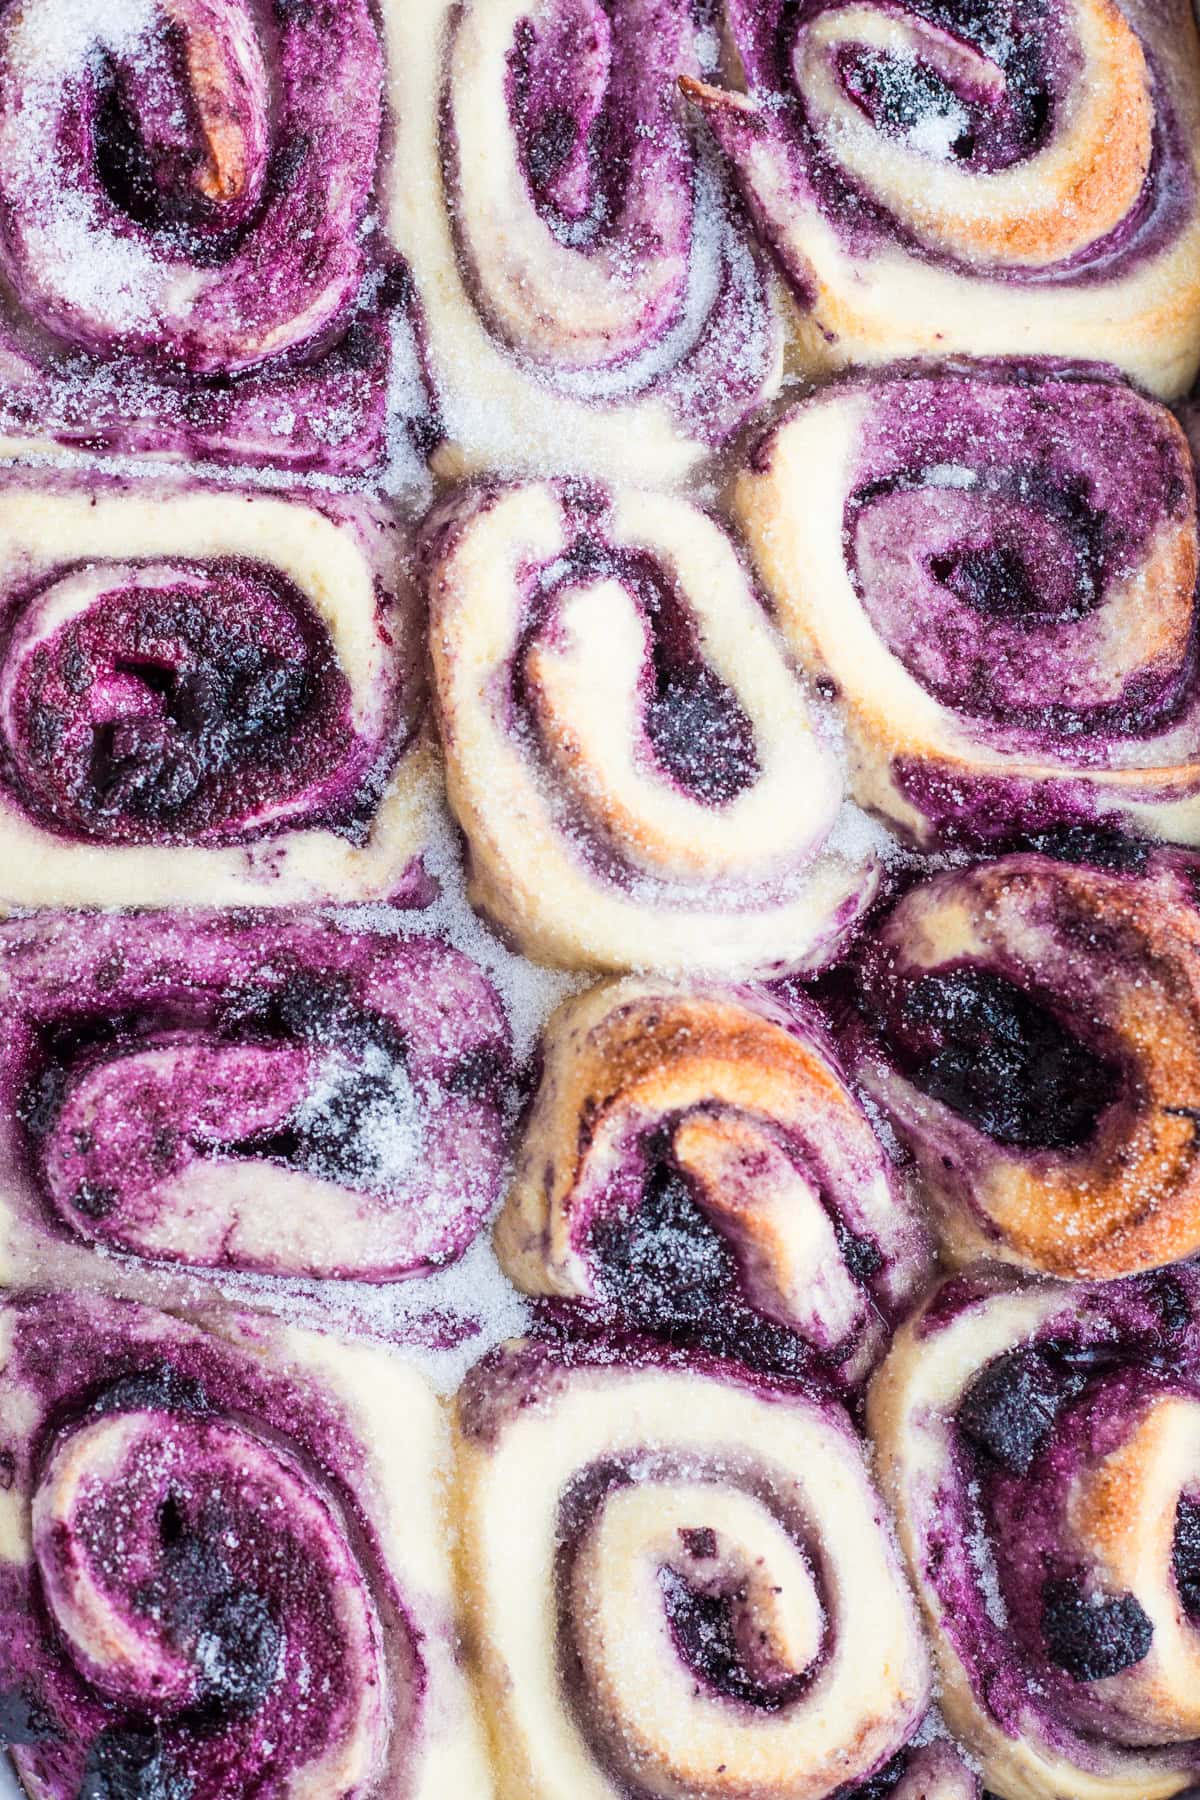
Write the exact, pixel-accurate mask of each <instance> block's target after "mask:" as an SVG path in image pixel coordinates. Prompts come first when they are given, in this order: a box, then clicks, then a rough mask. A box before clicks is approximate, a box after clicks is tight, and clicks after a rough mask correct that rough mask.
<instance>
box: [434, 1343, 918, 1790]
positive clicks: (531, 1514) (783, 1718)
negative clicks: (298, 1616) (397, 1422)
mask: <svg viewBox="0 0 1200 1800" xmlns="http://www.w3.org/2000/svg"><path fill="white" fill-rule="evenodd" d="M456 1464H457V1468H456V1475H455V1483H454V1493H455V1507H456V1512H457V1515H458V1523H459V1527H460V1533H459V1538H460V1543H461V1555H462V1571H461V1572H462V1580H463V1584H464V1590H463V1593H464V1605H465V1609H466V1626H467V1632H468V1641H469V1643H470V1645H471V1647H472V1651H473V1656H474V1660H475V1662H476V1664H477V1673H478V1676H479V1680H480V1682H481V1686H482V1693H483V1698H484V1704H485V1708H486V1711H487V1713H488V1715H489V1723H490V1725H491V1728H492V1747H493V1755H494V1758H495V1761H496V1765H497V1770H498V1776H499V1783H498V1786H499V1794H500V1796H501V1800H567V1797H568V1796H570V1800H618V1797H619V1800H630V1797H632V1800H649V1797H650V1796H655V1797H656V1800H726V1797H728V1800H743V1797H744V1796H748V1795H751V1794H752V1795H754V1797H755V1800H824V1797H825V1796H832V1795H833V1794H835V1793H836V1794H837V1795H839V1796H841V1795H844V1794H848V1793H850V1792H853V1791H854V1789H855V1786H856V1784H857V1783H859V1782H861V1781H862V1780H863V1779H864V1778H866V1777H868V1776H871V1775H873V1774H875V1773H876V1772H877V1771H879V1770H881V1769H883V1768H884V1767H885V1766H886V1765H887V1764H888V1763H889V1761H890V1760H891V1758H892V1757H893V1756H895V1754H896V1753H897V1752H898V1751H900V1750H901V1749H902V1748H903V1746H904V1745H905V1744H906V1742H907V1741H908V1739H909V1738H910V1737H911V1736H912V1734H913V1732H914V1730H915V1728H916V1727H917V1725H918V1724H919V1723H920V1721H921V1718H922V1714H923V1713H924V1710H925V1705H926V1701H927V1697H928V1692H929V1671H928V1667H927V1660H926V1652H925V1646H924V1643H923V1641H922V1638H921V1633H920V1629H919V1626H918V1624H917V1620H916V1614H915V1609H914V1607H913V1604H912V1600H911V1597H910V1595H909V1593H908V1590H907V1588H906V1586H905V1584H904V1579H903V1577H902V1575H901V1574H900V1571H899V1568H898V1566H897V1559H896V1554H895V1550H894V1548H893V1545H892V1542H891V1538H890V1535H889V1531H888V1528H887V1526H886V1524H885V1523H884V1515H883V1510H882V1507H881V1504H880V1501H879V1498H878V1496H877V1495H876V1493H875V1490H874V1487H873V1486H872V1482H871V1478H870V1476H869V1475H868V1473H867V1469H866V1466H865V1463H864V1460H863V1455H862V1451H861V1448H860V1445H859V1443H858V1441H857V1440H856V1438H855V1436H854V1434H853V1433H852V1431H851V1429H850V1427H849V1423H848V1421H847V1419H846V1417H845V1414H844V1413H843V1412H842V1411H841V1409H840V1408H839V1407H838V1406H836V1405H835V1404H834V1403H833V1402H832V1401H830V1400H818V1399H816V1398H813V1397H810V1396H809V1395H808V1394H806V1393H805V1392H804V1391H803V1390H801V1389H798V1388H796V1387H794V1386H793V1387H787V1388H785V1387H775V1386H772V1385H770V1384H768V1383H766V1382H765V1381H763V1380H753V1379H751V1378H750V1377H748V1376H747V1375H745V1374H744V1373H741V1374H739V1373H737V1372H736V1369H735V1368H734V1367H733V1366H732V1365H730V1366H726V1367H722V1365H720V1364H688V1363H687V1362H669V1363H662V1362H656V1361H654V1360H651V1359H646V1358H640V1359H639V1358H634V1359H633V1360H632V1361H615V1360H612V1358H611V1357H610V1358H607V1359H606V1358H604V1357H603V1355H599V1356H597V1357H596V1358H595V1359H593V1360H589V1359H588V1357H587V1355H586V1354H585V1353H583V1352H582V1351H580V1350H579V1349H576V1350H574V1351H572V1350H571V1349H569V1348H564V1349H561V1350H558V1351H555V1350H552V1349H551V1348H549V1347H548V1346H545V1345H539V1344H536V1343H531V1342H526V1343H517V1344H512V1345H509V1346H507V1347H505V1348H503V1349H501V1350H500V1351H497V1352H495V1353H493V1355H492V1356H491V1357H490V1358H488V1359H486V1360H485V1361H484V1362H483V1363H481V1364H480V1365H479V1366H478V1367H477V1368H476V1369H475V1370H474V1371H473V1373H472V1374H471V1375H470V1376H468V1378H467V1381H466V1383H465V1385H464V1387H463V1389H462V1390H461V1392H460V1394H459V1397H458V1403H457V1427H456ZM902 1791H903V1790H902ZM951 1791H952V1790H951Z"/></svg>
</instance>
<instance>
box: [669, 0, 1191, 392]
mask: <svg viewBox="0 0 1200 1800" xmlns="http://www.w3.org/2000/svg"><path fill="white" fill-rule="evenodd" d="M724 13H725V19H726V23H727V28H728V32H729V36H730V39H731V44H732V46H733V47H734V48H735V50H736V57H735V58H731V61H735V62H736V68H731V74H733V75H735V76H736V77H737V78H738V80H739V84H740V85H743V86H744V89H745V91H744V92H731V91H728V90H725V89H720V88H714V87H712V86H704V85H698V84H695V83H693V82H691V81H685V85H686V86H687V87H688V89H689V91H690V93H691V95H692V97H693V98H694V99H695V100H697V101H698V102H699V104H700V105H701V107H702V108H703V110H704V112H705V114H706V116H707V118H708V119H709V122H710V124H711V125H712V127H713V129H714V130H715V132H716V134H717V137H718V138H719V140H720V141H721V143H722V145H723V147H724V149H725V150H726V152H727V153H728V154H729V156H730V157H731V158H732V160H733V162H734V164H735V166H736V168H737V170H738V173H739V176H740V178H741V181H742V185H743V187H744V189H745V192H746V196H747V199H748V201H749V203H750V206H751V208H752V210H753V213H754V215H755V218H756V220H757V222H758V225H759V227H760V230H761V231H762V233H763V235H764V237H765V238H766V240H767V241H768V242H769V243H770V244H771V245H772V247H773V249H774V250H775V252H776V254H777V256H778V258H779V260H780V262H781V264H782V266H783V268H784V271H785V273H786V274H787V276H788V278H789V280H790V283H791V285H792V287H793V289H794V290H795V293H796V297H797V300H798V302H799V305H800V308H801V319H800V326H801V331H802V336H803V340H804V342H805V345H806V348H807V349H808V350H809V352H810V353H811V354H812V355H813V356H814V357H816V358H817V359H818V360H819V361H824V362H833V363H835V364H843V363H855V362H857V363H861V362H878V361H881V360H887V359H888V358H890V357H893V356H898V355H899V356H903V355H908V354H929V353H933V354H938V355H941V354H944V353H945V352H946V351H964V352H967V353H969V354H971V355H977V356H996V355H1009V354H1013V353H1017V354H1024V355H1047V356H1059V357H1084V358H1096V359H1098V360H1101V361H1108V362H1114V363H1117V364H1118V365H1119V366H1120V367H1121V368H1123V369H1125V370H1127V371H1128V372H1129V373H1130V374H1132V375H1133V376H1135V377H1136V378H1137V379H1138V380H1139V381H1140V382H1142V383H1143V384H1144V385H1145V386H1147V387H1149V388H1150V389H1151V390H1152V391H1154V392H1156V393H1160V394H1162V395H1164V396H1166V397H1170V396H1173V395H1176V394H1180V393H1182V392H1183V391H1185V389H1186V388H1187V387H1188V386H1189V384H1190V382H1191V379H1192V376H1193V375H1194V373H1195V371H1196V366H1197V363H1198V362H1200V46H1198V43H1197V35H1196V25H1195V21H1194V18H1193V13H1192V8H1191V6H1190V4H1189V0H1049V3H1048V4H1046V5H1039V6H1036V7H1033V6H1023V5H1013V4H1009V3H1007V0H985V3H984V4H983V5H979V6H971V7H961V6H955V5H947V4H944V3H943V0H903V3H902V4H899V5H890V4H886V3H884V0H851V3H849V4H844V3H841V0H805V3H804V4H803V5H800V6H793V5H790V4H788V3H787V0H724Z"/></svg>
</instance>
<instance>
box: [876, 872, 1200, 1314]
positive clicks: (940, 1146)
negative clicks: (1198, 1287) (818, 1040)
mask: <svg viewBox="0 0 1200 1800" xmlns="http://www.w3.org/2000/svg"><path fill="white" fill-rule="evenodd" d="M1195 890H1196V876H1195V872H1194V870H1193V871H1190V872H1189V871H1187V870H1183V869H1179V868H1176V867H1173V866H1170V865H1168V866H1166V867H1161V866H1157V865H1155V864H1153V863H1152V864H1151V866H1150V867H1149V868H1147V869H1144V870H1143V871H1142V872H1140V873H1138V872H1134V871H1131V870H1121V869H1113V868H1107V869H1106V868H1099V867H1094V866H1088V865H1085V864H1079V865H1071V864H1068V863H1065V862H1060V861H1053V860H1051V859H1050V858H1049V857H1045V856H1040V855H1021V856H1013V857H1008V858H1004V859H1002V860H1001V861H999V862H996V863H990V864H982V865H980V866H977V867H975V868H971V869H961V870H953V871H951V872H949V873H946V874H943V875H938V876H935V877H934V878H933V879H932V880H931V881H928V882H926V883H924V884H923V885H921V886H919V887H916V888H913V889H912V890H910V892H909V893H907V894H906V895H905V897H904V898H903V899H902V900H901V901H900V902H899V904H898V905H897V906H896V907H895V908H894V910H893V911H892V913H891V914H890V916H889V917H888V918H887V920H886V921H885V922H884V923H883V925H882V926H881V927H880V929H879V931H878V932H877V934H876V935H875V937H874V939H873V941H872V943H871V945H870V946H869V948H868V950H867V951H866V953H865V955H864V958H863V965H862V972H861V979H862V990H863V1007H864V1012H865V1015H866V1019H867V1031H868V1033H869V1035H868V1038H867V1043H866V1047H865V1049H864V1053H863V1057H862V1061H861V1063H860V1065H859V1068H858V1071H857V1072H858V1075H859V1078H860V1079H861V1080H862V1081H863V1082H864V1084H865V1085H866V1086H867V1088H868V1089H869V1090H870V1091H871V1092H872V1093H873V1094H874V1095H875V1097H876V1098H877V1099H878V1100H879V1101H880V1102H881V1103H882V1104H883V1105H884V1107H886V1109H887V1110H888V1112H889V1113H890V1115H891V1118H892V1120H893V1122H894V1124H895V1125H896V1127H897V1129H898V1131H899V1132H900V1134H901V1136H902V1138H903V1139H904V1141H905V1142H906V1144H907V1145H908V1147H909V1148H910V1149H911V1151H912V1154H913V1156H914V1158H915V1160H916V1163H917V1167H918V1169H919V1171H920V1174H921V1177H922V1179H923V1183H924V1186H925V1188H926V1190H927V1192H928V1194H929V1195H930V1197H931V1199H932V1200H933V1202H934V1205H935V1210H936V1212H937V1214H938V1215H939V1221H940V1226H941V1230H942V1233H943V1237H944V1241H945V1244H946V1247H947V1249H948V1250H949V1251H950V1253H951V1255H952V1256H953V1257H954V1259H955V1260H956V1261H958V1262H967V1261H969V1260H970V1259H971V1258H973V1257H976V1256H988V1257H999V1258H1000V1259H1002V1260H1004V1261H1007V1262H1015V1263H1018V1264H1020V1265H1022V1266H1023V1267H1025V1268H1028V1269H1035V1270H1042V1271H1045V1272H1046V1273H1049V1274H1053V1275H1059V1276H1065V1277H1069V1278H1072V1279H1083V1278H1087V1277H1108V1276H1116V1275H1126V1274H1130V1273H1132V1272H1133V1271H1135V1270H1140V1269H1149V1268H1153V1267H1155V1266H1156V1265H1159V1264H1163V1263H1168V1262H1173V1261H1175V1260H1176V1259H1178V1258H1181V1257H1188V1256H1193V1255H1195V1254H1196V1253H1197V1252H1198V1251H1200V911H1198V910H1197V905H1196V892H1195Z"/></svg>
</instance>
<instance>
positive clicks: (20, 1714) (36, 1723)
mask: <svg viewBox="0 0 1200 1800" xmlns="http://www.w3.org/2000/svg"><path fill="white" fill-rule="evenodd" d="M54 1735H55V1731H54V1724H53V1721H52V1720H51V1718H50V1715H49V1713H48V1712H47V1711H46V1709H45V1707H43V1706H41V1705H40V1704H39V1703H38V1702H37V1701H36V1700H33V1699H31V1698H30V1696H29V1695H28V1694H26V1693H23V1692H22V1691H21V1690H20V1689H19V1688H11V1689H9V1690H8V1692H6V1693H0V1745H17V1744H44V1743H46V1742H47V1741H48V1740H49V1739H50V1738H52V1737H54Z"/></svg>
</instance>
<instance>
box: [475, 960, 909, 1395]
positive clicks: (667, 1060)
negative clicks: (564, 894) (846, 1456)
mask: <svg viewBox="0 0 1200 1800" xmlns="http://www.w3.org/2000/svg"><path fill="white" fill-rule="evenodd" d="M496 1241H497V1249H498V1252H499V1255H500V1260H501V1262H502V1264H503V1266H504V1268H505V1269H506V1271H507V1272H508V1274H509V1275H510V1276H511V1277H512V1278H513V1280H515V1281H516V1283H517V1285H518V1286H519V1287H522V1288H524V1289H525V1290H526V1291H527V1292H530V1293H533V1294H537V1295H544V1296H547V1297H549V1298H551V1299H555V1300H557V1301H559V1302H560V1303H561V1305H560V1309H559V1310H560V1312H561V1316H562V1319H563V1322H564V1323H570V1324H578V1322H579V1319H580V1317H581V1316H582V1318H583V1319H584V1320H586V1321H587V1322H588V1323H591V1324H594V1323H595V1322H596V1321H597V1320H605V1319H607V1320H609V1321H612V1320H614V1319H615V1320H617V1321H620V1322H621V1324H622V1325H623V1326H624V1327H626V1328H632V1329H634V1330H637V1331H647V1332H651V1333H654V1334H656V1335H659V1336H662V1337H664V1338H665V1339H666V1340H667V1341H668V1342H671V1343H675V1344H689V1343H691V1344H696V1343H699V1344H702V1345H706V1346H708V1347H709V1348H710V1349H716V1350H719V1351H724V1352H726V1353H727V1354H729V1355H732V1356H737V1357H740V1358H741V1359H742V1360H744V1361H746V1362H748V1363H750V1364H752V1365H758V1366H760V1367H767V1368H775V1369H778V1370H780V1371H781V1372H786V1373H789V1374H796V1373H798V1372H801V1371H804V1370H806V1369H810V1368H812V1367H813V1366H814V1365H816V1366H818V1367H820V1368H821V1369H823V1370H824V1371H825V1372H826V1373H827V1374H832V1376H833V1378H834V1379H835V1380H836V1381H837V1382H839V1383H845V1384H850V1385H852V1384H854V1383H856V1382H858V1381H860V1380H861V1379H862V1378H863V1376H864V1375H865V1374H866V1372H867V1370H868V1368H869V1367H870V1365H871V1364H872V1362H873V1361H874V1360H875V1358H876V1357H877V1356H878V1354H879V1353H880V1351H881V1349H882V1347H883V1344H884V1342H885V1339H886V1333H887V1330H888V1326H889V1322H891V1323H894V1322H895V1320H896V1318H897V1316H898V1315H899V1313H900V1312H901V1311H902V1310H903V1308H904V1307H905V1305H906V1303H908V1302H910V1301H911V1300H912V1299H913V1297H914V1296H915V1294H916V1293H917V1292H918V1291H919V1290H920V1288H921V1286H922V1285H923V1283H924V1282H925V1280H926V1279H927V1277H928V1275H929V1273H930V1270H931V1266H932V1257H931V1252H930V1246H929V1244H928V1242H927V1240H926V1238H925V1234H924V1232H923V1230H922V1228H921V1226H920V1224H919V1223H918V1222H917V1220H916V1218H915V1217H914V1216H913V1214H912V1212H911V1210H910V1207H909V1205H908V1201H907V1196H906V1195H905V1193H904V1191H903V1189H902V1188H901V1186H900V1183H899V1182H898V1180H897V1179H896V1176H895V1172H894V1170H893V1169H892V1168H891V1167H890V1165H889V1162H888V1159H887V1156H886V1154H885V1153H884V1151H883V1150H882V1148H881V1147H880V1145H879V1143H878V1141H877V1140H876V1138H875V1135H874V1133H873V1131H872V1129H871V1126H870V1124H869V1122H868V1120H867V1117H866V1115H865V1114H864V1113H863V1111H862V1110H861V1108H860V1107H859V1105H858V1103H857V1101H856V1100H855V1099H854V1097H853V1095H852V1093H851V1092H850V1090H849V1089H848V1087H847V1086H846V1084H845V1082H844V1080H843V1078H842V1076H841V1075H840V1073H839V1071H838V1068H837V1065H836V1063H835V1061H834V1059H833V1057H832V1054H831V1052H830V1050H829V1047H828V1045H827V1044H826V1042H825V1041H824V1038H823V1036H822V1034H821V1032H820V1030H819V1029H818V1027H817V1026H816V1024H815V1022H814V1020H813V1019H812V1018H811V1017H810V1016H809V1015H807V1014H805V1013H801V1012H799V1011H785V1010H784V1009H783V1008H782V1007H778V1006H775V1005H772V1004H771V1003H770V1002H768V1001H766V1000H765V999H764V998H763V997H762V996H761V995H755V994H752V993H750V992H748V991H745V990H738V989H719V988H703V987H699V988H697V987H671V986H670V985H669V984H667V983H665V982H654V981H647V980H630V981H625V982H619V983H612V984H609V985H607V986H604V987H601V988H597V989H593V990H591V992H589V993H588V994H586V995H584V996H582V997H581V998H579V999H576V1000H571V1001H568V1002H567V1004H566V1005H565V1006H564V1007H563V1008H562V1009H561V1010H560V1012H559V1013H558V1014H557V1015H556V1016H555V1018H554V1019H553V1020H552V1021H551V1024H550V1026H549V1029H548V1031H547V1035H546V1039H545V1042H544V1045H543V1058H542V1071H541V1079H540V1083H539V1087H538V1091H537V1094H536V1097H535V1099H534V1102H533V1107H532V1110H531V1113H530V1116H529V1118H528V1121H527V1123H526V1128H525V1135H524V1138H523V1140H522V1143H521V1146H520V1150H519V1152H518V1157H517V1171H516V1177H515V1180H514V1183H513V1187H512V1189H511V1190H510V1193H509V1198H508V1201H507V1204H506V1206H505V1208H504V1211H503V1213H502V1214H501V1219H500V1223H499V1225H498V1227H497V1239H496Z"/></svg>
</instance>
